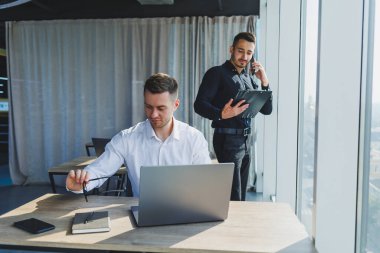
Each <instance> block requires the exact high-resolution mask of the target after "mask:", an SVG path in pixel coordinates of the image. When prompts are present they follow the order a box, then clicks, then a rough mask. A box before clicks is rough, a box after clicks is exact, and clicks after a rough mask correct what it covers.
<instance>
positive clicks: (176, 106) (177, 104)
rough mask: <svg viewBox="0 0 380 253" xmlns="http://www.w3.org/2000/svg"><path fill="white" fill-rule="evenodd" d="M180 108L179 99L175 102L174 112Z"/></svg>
mask: <svg viewBox="0 0 380 253" xmlns="http://www.w3.org/2000/svg"><path fill="white" fill-rule="evenodd" d="M178 107H179V99H178V98H177V99H176V100H175V101H174V111H176V110H177V109H178Z"/></svg>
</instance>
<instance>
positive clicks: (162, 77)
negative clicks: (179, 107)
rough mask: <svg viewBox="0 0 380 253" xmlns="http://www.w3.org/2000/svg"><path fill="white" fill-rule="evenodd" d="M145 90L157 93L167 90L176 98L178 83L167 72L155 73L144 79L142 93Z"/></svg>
mask: <svg viewBox="0 0 380 253" xmlns="http://www.w3.org/2000/svg"><path fill="white" fill-rule="evenodd" d="M145 91H149V92H151V93H153V94H159V93H164V92H166V91H168V92H169V94H170V95H174V96H175V97H176V98H177V97H178V83H177V80H175V79H174V78H173V77H171V76H169V75H167V74H164V73H157V74H154V75H152V76H151V77H149V78H148V79H147V80H146V81H145V85H144V93H145Z"/></svg>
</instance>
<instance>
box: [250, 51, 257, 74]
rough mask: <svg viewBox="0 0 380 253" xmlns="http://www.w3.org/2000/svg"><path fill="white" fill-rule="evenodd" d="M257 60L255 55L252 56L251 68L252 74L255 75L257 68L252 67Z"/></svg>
mask: <svg viewBox="0 0 380 253" xmlns="http://www.w3.org/2000/svg"><path fill="white" fill-rule="evenodd" d="M254 62H256V60H255V57H253V56H252V58H251V60H250V61H249V70H250V71H251V74H252V75H254V74H255V73H256V69H255V68H253V67H252V63H254Z"/></svg>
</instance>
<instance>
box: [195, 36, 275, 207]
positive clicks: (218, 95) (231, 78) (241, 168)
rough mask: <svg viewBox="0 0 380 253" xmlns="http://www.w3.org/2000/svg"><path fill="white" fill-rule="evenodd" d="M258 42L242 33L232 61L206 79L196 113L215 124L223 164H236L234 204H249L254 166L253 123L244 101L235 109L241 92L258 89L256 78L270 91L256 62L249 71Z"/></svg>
mask: <svg viewBox="0 0 380 253" xmlns="http://www.w3.org/2000/svg"><path fill="white" fill-rule="evenodd" d="M255 43H256V38H255V36H254V35H253V34H251V33H248V32H241V33H239V34H237V35H236V36H235V38H234V41H233V44H232V46H231V47H230V54H231V58H230V60H227V61H226V62H225V63H224V64H222V65H220V66H216V67H212V68H210V69H209V70H208V71H207V72H206V74H205V75H204V77H203V80H202V83H201V85H200V87H199V91H198V95H197V98H196V100H195V102H194V109H195V112H196V113H198V114H199V115H201V116H202V117H205V118H208V119H210V120H212V125H211V126H212V127H213V128H215V131H214V138H213V146H214V150H215V154H216V157H217V159H218V161H219V162H221V163H222V162H223V163H224V162H233V163H234V164H235V170H234V177H233V183H232V189H231V200H242V201H244V200H245V197H246V191H247V182H248V174H249V165H250V160H251V159H250V146H251V145H250V143H249V140H250V138H249V136H250V134H251V119H249V118H242V117H240V116H239V115H240V114H241V113H242V112H243V111H245V110H246V109H247V108H248V104H244V102H245V101H244V100H242V101H240V102H238V103H237V104H236V105H234V106H232V104H233V99H232V98H234V97H235V96H236V94H237V93H238V91H239V90H246V89H250V90H252V89H257V88H258V85H257V84H256V83H255V82H254V81H253V77H252V74H254V75H255V76H256V77H257V78H258V79H259V80H260V81H261V88H262V89H263V90H268V89H269V80H268V77H267V75H266V73H265V70H264V68H263V66H262V65H261V64H260V63H259V62H252V63H251V66H249V67H250V72H251V73H248V72H247V71H246V70H245V68H246V67H247V66H248V65H249V64H250V61H251V59H252V57H253V54H254V51H255V46H256V45H255ZM260 112H261V113H262V114H265V115H268V114H271V112H272V98H270V100H268V101H267V102H266V103H265V104H264V106H263V108H262V109H261V110H260Z"/></svg>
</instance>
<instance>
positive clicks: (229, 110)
mask: <svg viewBox="0 0 380 253" xmlns="http://www.w3.org/2000/svg"><path fill="white" fill-rule="evenodd" d="M233 101H234V100H233V99H232V98H231V99H230V100H229V101H228V102H227V104H225V106H224V107H223V109H222V113H221V114H220V116H221V118H222V119H229V118H232V117H235V116H237V115H239V114H240V113H242V112H244V111H245V110H246V109H247V108H248V106H249V104H244V105H242V104H243V103H244V102H245V100H241V101H239V102H238V103H237V104H236V105H234V106H231V104H232V102H233Z"/></svg>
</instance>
